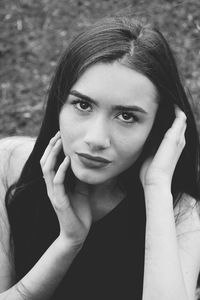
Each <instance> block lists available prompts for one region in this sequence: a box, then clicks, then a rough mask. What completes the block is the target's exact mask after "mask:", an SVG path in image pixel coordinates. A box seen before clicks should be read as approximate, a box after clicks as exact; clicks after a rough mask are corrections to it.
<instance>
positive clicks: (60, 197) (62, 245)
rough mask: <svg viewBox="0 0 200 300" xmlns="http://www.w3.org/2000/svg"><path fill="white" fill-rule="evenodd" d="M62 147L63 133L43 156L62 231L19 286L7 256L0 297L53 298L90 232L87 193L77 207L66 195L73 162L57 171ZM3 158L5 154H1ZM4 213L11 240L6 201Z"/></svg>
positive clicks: (5, 233)
mask: <svg viewBox="0 0 200 300" xmlns="http://www.w3.org/2000/svg"><path fill="white" fill-rule="evenodd" d="M1 145H2V144H1ZM1 145H0V146H1ZM61 146H62V144H61V142H60V135H59V134H58V135H56V137H54V138H52V140H51V141H50V143H49V145H48V147H47V148H46V151H45V153H44V155H43V157H42V159H41V166H42V170H43V172H44V177H45V182H46V185H47V193H48V196H49V200H50V201H51V203H52V205H53V208H54V209H55V212H56V214H57V217H58V221H59V224H60V234H59V236H58V238H57V239H56V240H55V241H54V242H53V243H52V245H51V246H50V247H49V248H48V249H47V250H46V252H45V253H44V254H43V256H42V257H41V258H40V259H39V261H38V262H37V263H36V264H35V266H34V267H33V268H32V269H31V270H30V271H29V272H28V273H27V274H26V275H25V276H24V277H23V278H22V279H21V280H20V281H19V282H18V283H16V284H15V285H14V283H13V280H12V281H11V278H12V276H11V275H12V274H11V271H9V272H8V274H7V273H6V270H7V269H8V261H6V260H5V259H4V268H3V269H2V268H1V269H0V276H2V277H4V279H5V280H4V284H3V285H2V286H1V291H2V292H1V294H0V300H1V299H8V300H11V299H12V300H22V299H23V300H24V299H26V300H29V299H31V300H32V299H33V300H34V299H42V300H45V299H49V298H50V297H51V296H52V294H53V292H54V291H55V289H56V287H57V286H58V285H59V283H60V281H61V280H62V278H63V277H64V275H65V273H66V272H67V271H68V269H69V267H70V265H71V263H72V261H73V260H74V258H75V256H76V255H77V253H78V252H79V251H80V249H81V248H82V245H83V243H84V240H85V238H86V236H87V234H88V232H89V228H90V224H91V213H90V209H89V205H88V204H87V194H80V193H77V194H76V195H74V198H73V200H76V202H77V203H79V204H80V205H77V206H76V207H72V206H71V202H70V199H69V197H68V196H67V195H66V194H65V189H64V179H65V172H66V169H67V167H68V165H69V161H68V162H67V160H64V162H63V163H62V164H61V165H60V167H59V168H58V170H57V172H55V170H54V166H55V163H56V157H57V155H58V153H59V151H60V148H61ZM3 149H4V150H5V148H4V147H3V146H2V151H3ZM0 154H1V153H0ZM0 157H2V156H1V155H0ZM17 161H18V160H17ZM4 165H5V161H4ZM11 165H12V164H11ZM4 171H5V168H4ZM0 189H1V190H2V191H3V185H2V186H0ZM2 195H3V194H2ZM4 196H5V195H4ZM1 200H2V201H1V202H2V203H4V201H3V200H4V199H3V198H2V199H1ZM0 213H1V212H0ZM2 213H3V214H4V216H5V218H6V227H5V226H4V227H2V233H3V236H2V238H3V240H6V241H9V238H10V234H9V230H10V228H9V223H8V218H7V215H6V209H5V204H4V205H2ZM6 228H7V229H6ZM1 250H2V249H1V248H0V257H1V256H2V257H4V256H3V255H2V254H3V252H2V251H1ZM6 250H7V253H10V252H11V247H9V243H8V244H7V249H6ZM7 275H8V276H7ZM10 286H11V287H10ZM9 287H10V288H9Z"/></svg>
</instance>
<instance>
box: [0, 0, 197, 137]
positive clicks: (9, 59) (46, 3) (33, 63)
mask: <svg viewBox="0 0 200 300" xmlns="http://www.w3.org/2000/svg"><path fill="white" fill-rule="evenodd" d="M123 11H126V12H128V13H129V14H132V13H135V12H138V13H141V14H142V13H144V14H145V15H146V16H148V19H150V20H151V21H153V22H154V23H155V24H156V25H157V26H158V27H159V28H160V29H161V31H162V32H163V33H164V35H165V36H166V38H167V39H168V41H169V42H170V44H171V47H172V49H173V50H174V52H175V54H176V57H177V61H178V65H179V69H180V71H181V73H182V75H183V78H185V84H186V86H187V87H188V88H189V89H190V91H191V93H192V95H193V99H194V112H195V116H196V119H197V122H198V127H199V128H200V118H199V117H200V108H199V100H200V1H199V0H185V1H180V0H179V1H178V0H174V1H173V0H168V1H167V0H165V1H164V0H151V1H148V0H146V1H137V0H135V1H130V0H129V1H128V0H103V1H92V0H88V1H81V0H59V1H57V0H40V1H34V0H1V1H0V137H3V136H7V135H31V136H35V135H37V134H38V131H39V128H40V125H41V120H42V116H43V112H44V105H45V101H46V98H47V92H48V86H49V82H50V80H51V76H52V75H53V73H54V69H55V66H56V64H57V62H58V59H59V57H60V55H61V54H62V52H63V51H64V49H65V48H66V46H67V45H68V43H69V42H70V41H71V39H72V38H73V37H74V36H75V35H76V34H77V33H78V32H79V31H80V30H82V29H83V28H84V27H86V26H87V25H88V24H89V23H90V22H91V21H93V20H95V19H96V18H99V17H102V16H105V15H111V14H113V13H115V12H118V13H120V12H123Z"/></svg>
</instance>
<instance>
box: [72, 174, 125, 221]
mask: <svg viewBox="0 0 200 300" xmlns="http://www.w3.org/2000/svg"><path fill="white" fill-rule="evenodd" d="M75 192H79V193H85V194H87V195H88V200H89V202H90V207H91V212H92V218H93V221H97V220H99V219H101V218H102V217H104V216H105V215H106V214H108V213H109V212H110V211H111V210H112V209H114V208H115V207H116V206H117V205H118V204H119V203H120V202H121V201H122V200H123V199H124V198H125V196H126V194H125V192H124V191H123V190H122V188H120V186H119V184H118V182H117V180H116V179H115V180H112V181H109V182H105V183H101V184H97V185H91V184H87V183H83V182H81V181H79V180H77V182H76V187H75Z"/></svg>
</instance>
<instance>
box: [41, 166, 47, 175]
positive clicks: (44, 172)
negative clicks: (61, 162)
mask: <svg viewBox="0 0 200 300" xmlns="http://www.w3.org/2000/svg"><path fill="white" fill-rule="evenodd" d="M42 173H43V175H44V176H47V175H48V174H49V169H47V168H46V167H44V168H42Z"/></svg>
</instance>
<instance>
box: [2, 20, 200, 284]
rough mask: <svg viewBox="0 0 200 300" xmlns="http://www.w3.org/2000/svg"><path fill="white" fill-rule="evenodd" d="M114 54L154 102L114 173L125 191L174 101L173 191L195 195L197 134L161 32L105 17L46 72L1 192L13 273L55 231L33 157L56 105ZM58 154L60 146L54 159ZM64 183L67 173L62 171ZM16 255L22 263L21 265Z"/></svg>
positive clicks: (49, 132) (53, 120) (55, 123)
mask: <svg viewBox="0 0 200 300" xmlns="http://www.w3.org/2000/svg"><path fill="white" fill-rule="evenodd" d="M114 61H118V62H120V63H121V64H124V65H126V66H127V67H128V68H131V69H133V70H136V71H137V72H139V73H141V74H143V75H145V76H146V77H148V78H149V79H150V80H151V82H152V83H153V84H154V85H155V87H156V89H157V92H158V97H159V100H160V101H159V102H160V105H159V109H158V112H157V115H156V119H155V122H154V125H153V128H152V130H151V133H150V135H149V137H148V139H147V141H146V143H145V145H144V148H143V152H142V154H141V156H140V158H139V159H138V161H137V162H136V163H135V164H134V166H132V167H131V168H129V169H128V170H126V171H125V172H124V173H123V174H121V175H120V176H119V179H120V182H123V186H125V187H126V189H127V191H128V193H129V194H131V191H132V187H133V186H134V182H135V184H136V182H137V184H138V172H139V168H140V166H141V163H142V162H143V160H144V159H145V158H146V157H147V156H148V155H152V154H154V153H155V151H156V150H157V148H158V146H159V144H160V142H161V141H162V138H163V136H164V133H165V132H166V130H167V129H168V128H169V127H170V126H171V124H172V122H173V120H174V117H175V114H174V105H175V104H176V105H178V106H179V107H180V108H181V109H182V110H183V111H184V112H185V114H186V115H187V130H186V146H185V148H184V150H183V153H182V155H181V158H180V159H179V162H178V164H177V167H176V170H175V173H174V176H173V181H172V193H173V196H174V206H175V205H176V204H177V203H178V201H179V200H180V198H181V195H182V194H183V193H187V194H188V195H190V196H192V197H194V198H195V199H196V200H197V201H199V199H200V191H199V139H198V132H197V128H196V125H195V120H194V116H193V113H192V110H191V107H190V104H189V101H188V97H187V95H186V92H185V90H184V88H183V85H182V83H181V80H180V77H179V74H178V71H177V67H176V63H175V60H174V58H173V55H172V51H171V50H170V48H169V45H168V43H167V42H166V40H165V38H164V37H163V35H162V34H161V33H160V32H159V31H158V30H157V29H155V28H154V27H153V26H152V25H149V24H143V23H142V22H141V21H139V20H137V19H131V18H127V17H119V16H118V17H111V18H106V19H103V20H100V21H98V22H97V23H95V24H93V25H91V26H90V27H89V28H87V30H86V31H84V32H82V33H80V34H79V35H78V36H77V37H76V38H75V39H74V40H73V41H72V42H71V44H70V45H69V46H68V48H67V50H66V51H65V53H64V54H63V56H62V58H61V59H60V62H59V64H58V66H57V69H56V72H55V75H54V77H53V79H52V82H51V86H50V90H49V96H48V101H47V105H46V111H45V115H44V119H43V122H42V126H41V129H40V132H39V135H38V138H37V140H36V143H35V146H34V148H33V151H32V152H31V154H30V156H29V158H28V160H27V161H26V164H25V166H24V168H23V170H22V173H21V175H20V178H19V179H18V181H17V182H16V184H14V185H12V186H11V187H10V188H9V189H8V191H7V194H6V205H7V210H8V216H9V221H10V224H11V232H12V235H13V239H14V245H15V263H16V271H17V275H18V278H20V277H22V276H23V275H24V274H25V273H26V272H27V271H28V270H29V269H30V268H31V267H32V266H33V265H34V263H35V262H36V261H37V259H38V258H39V257H40V256H41V255H42V253H43V252H44V251H45V250H46V248H47V246H48V245H50V244H51V243H52V241H53V240H54V239H55V237H56V236H57V235H58V233H59V226H58V222H57V218H56V215H55V213H54V211H53V208H52V207H51V204H50V201H49V199H48V196H47V193H46V187H45V183H44V180H43V177H42V172H41V168H40V163H39V161H40V159H41V157H42V155H43V153H44V151H45V148H46V147H47V145H48V143H49V140H50V139H51V138H52V137H53V136H54V134H55V133H56V132H57V131H58V130H59V113H60V110H61V108H62V106H63V104H64V103H65V101H66V99H67V97H68V94H69V91H70V89H71V87H72V86H73V84H74V83H75V82H76V81H77V80H78V79H79V78H80V76H81V74H83V73H84V71H85V70H86V69H87V68H88V67H90V66H91V65H94V64H96V63H99V62H101V63H112V62H114ZM63 158H64V153H63V152H61V154H60V156H59V158H58V164H59V163H60V162H61V161H62V159H63ZM67 176H68V182H69V188H73V184H74V179H75V178H74V174H73V172H72V170H71V169H69V171H68V173H67ZM22 261H24V264H23V265H22Z"/></svg>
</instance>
